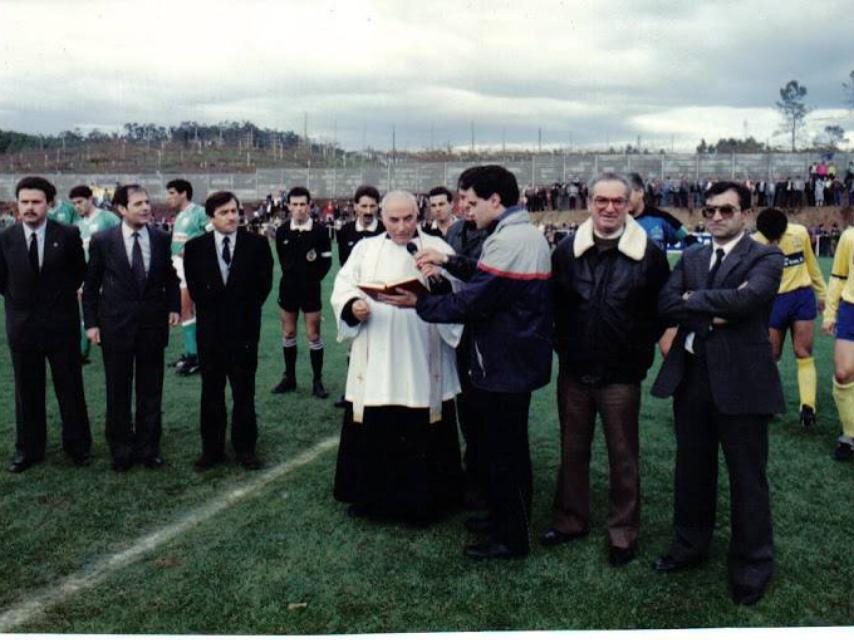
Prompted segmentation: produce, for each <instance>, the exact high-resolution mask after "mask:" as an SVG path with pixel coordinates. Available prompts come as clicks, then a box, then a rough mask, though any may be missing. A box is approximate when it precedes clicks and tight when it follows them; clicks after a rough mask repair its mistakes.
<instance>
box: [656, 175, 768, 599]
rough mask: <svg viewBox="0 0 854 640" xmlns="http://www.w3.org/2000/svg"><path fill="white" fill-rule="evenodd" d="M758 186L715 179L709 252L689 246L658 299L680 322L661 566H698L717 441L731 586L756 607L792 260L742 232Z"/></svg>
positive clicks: (663, 391)
mask: <svg viewBox="0 0 854 640" xmlns="http://www.w3.org/2000/svg"><path fill="white" fill-rule="evenodd" d="M749 215H750V191H749V190H748V189H747V188H746V187H744V186H743V185H740V184H736V183H733V182H716V183H714V184H713V185H712V186H711V187H710V188H709V190H708V191H707V192H706V205H705V207H704V208H703V217H704V218H705V219H706V227H707V228H708V230H709V232H710V233H711V234H712V237H713V245H712V246H703V245H699V244H698V245H694V246H692V247H689V248H688V249H687V250H686V251H685V252H684V253H683V255H682V259H681V260H680V261H679V263H678V264H677V265H676V267H675V269H674V270H673V273H672V274H671V277H670V279H669V280H668V282H667V284H666V285H665V287H664V289H663V290H662V292H661V294H660V296H659V312H660V313H661V315H663V316H664V317H665V318H667V319H671V320H674V321H676V322H678V323H679V330H678V332H677V334H676V338H675V339H674V341H673V346H672V348H671V349H670V352H669V353H668V355H667V358H666V359H665V361H664V363H663V364H662V367H661V371H660V372H659V374H658V378H657V379H656V381H655V383H654V384H653V388H652V393H653V395H655V396H658V397H661V398H664V397H668V396H671V395H672V396H673V413H674V418H675V422H676V470H675V496H674V515H673V523H674V529H675V539H674V541H673V543H672V544H671V545H670V547H669V549H668V550H667V551H666V552H665V554H664V555H662V556H661V557H659V558H658V559H657V560H656V561H655V565H654V566H655V569H656V570H657V571H659V572H669V571H674V570H678V569H682V568H686V567H689V566H692V565H696V564H699V563H701V562H702V561H703V560H704V559H705V558H706V555H707V553H708V549H709V545H710V543H711V539H712V531H713V529H714V526H715V502H716V499H717V472H718V443H720V445H721V447H722V448H723V451H724V456H725V458H726V463H727V470H728V472H729V479H730V490H731V505H730V507H731V516H730V520H731V537H730V548H729V556H728V565H729V581H730V586H731V589H732V595H733V600H734V601H735V602H736V603H738V604H745V605H749V604H753V603H754V602H756V601H758V600H759V599H760V598H761V597H762V595H763V593H764V591H765V587H766V584H767V583H768V580H769V579H770V578H771V575H772V574H773V572H774V555H773V541H772V531H771V528H772V527H771V505H770V500H769V495H768V481H767V478H766V466H767V461H768V422H769V421H770V418H771V415H772V414H774V413H776V412H778V411H780V410H781V409H782V408H783V390H782V386H781V384H780V376H779V374H778V372H777V367H776V365H775V362H774V357H773V354H772V352H771V343H770V342H769V340H768V320H769V316H770V313H771V306H772V305H773V302H774V297H775V296H776V294H777V288H778V287H779V285H780V278H781V276H782V272H783V254H782V253H780V251H779V250H778V249H776V248H775V247H770V246H765V245H761V244H759V243H758V242H755V241H754V240H752V239H751V238H750V236H749V235H747V234H746V233H745V230H744V229H745V225H746V223H747V220H748V217H749Z"/></svg>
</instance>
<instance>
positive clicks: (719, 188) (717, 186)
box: [706, 180, 750, 211]
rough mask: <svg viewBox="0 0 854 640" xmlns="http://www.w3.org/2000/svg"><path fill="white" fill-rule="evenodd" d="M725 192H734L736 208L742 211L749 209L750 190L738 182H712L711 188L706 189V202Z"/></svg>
mask: <svg viewBox="0 0 854 640" xmlns="http://www.w3.org/2000/svg"><path fill="white" fill-rule="evenodd" d="M727 191H735V192H736V193H737V194H738V206H739V207H741V210H742V211H747V210H748V209H750V189H748V188H747V187H745V186H744V185H743V184H739V183H738V182H730V181H727V180H722V181H721V182H713V183H712V186H711V187H709V188H708V189H706V200H708V199H709V198H711V197H712V196H719V195H721V194H722V193H726V192H727Z"/></svg>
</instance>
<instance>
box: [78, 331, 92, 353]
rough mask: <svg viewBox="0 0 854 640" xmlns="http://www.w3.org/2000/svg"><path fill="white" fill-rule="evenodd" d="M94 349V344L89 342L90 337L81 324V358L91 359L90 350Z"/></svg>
mask: <svg viewBox="0 0 854 640" xmlns="http://www.w3.org/2000/svg"><path fill="white" fill-rule="evenodd" d="M91 348H92V343H91V342H89V336H87V335H86V328H85V327H84V326H83V323H82V322H81V323H80V356H81V357H82V358H83V359H84V360H85V359H86V358H88V357H89V350H90V349H91Z"/></svg>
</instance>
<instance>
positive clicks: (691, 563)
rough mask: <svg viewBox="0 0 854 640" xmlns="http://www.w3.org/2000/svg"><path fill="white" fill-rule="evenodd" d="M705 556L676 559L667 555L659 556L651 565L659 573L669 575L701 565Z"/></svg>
mask: <svg viewBox="0 0 854 640" xmlns="http://www.w3.org/2000/svg"><path fill="white" fill-rule="evenodd" d="M705 559H706V558H705V556H691V557H690V558H676V557H674V556H672V555H670V554H669V553H665V554H664V555H663V556H659V557H657V558H656V559H655V562H653V563H652V568H653V569H655V570H656V571H658V572H659V573H670V572H671V571H680V570H682V569H688V568H690V567H696V566H697V565H699V564H702V563H703V561H704V560H705Z"/></svg>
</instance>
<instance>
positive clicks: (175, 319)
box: [169, 313, 181, 327]
mask: <svg viewBox="0 0 854 640" xmlns="http://www.w3.org/2000/svg"><path fill="white" fill-rule="evenodd" d="M179 322H181V314H180V313H170V314H169V326H170V327H177V326H178V323H179Z"/></svg>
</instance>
